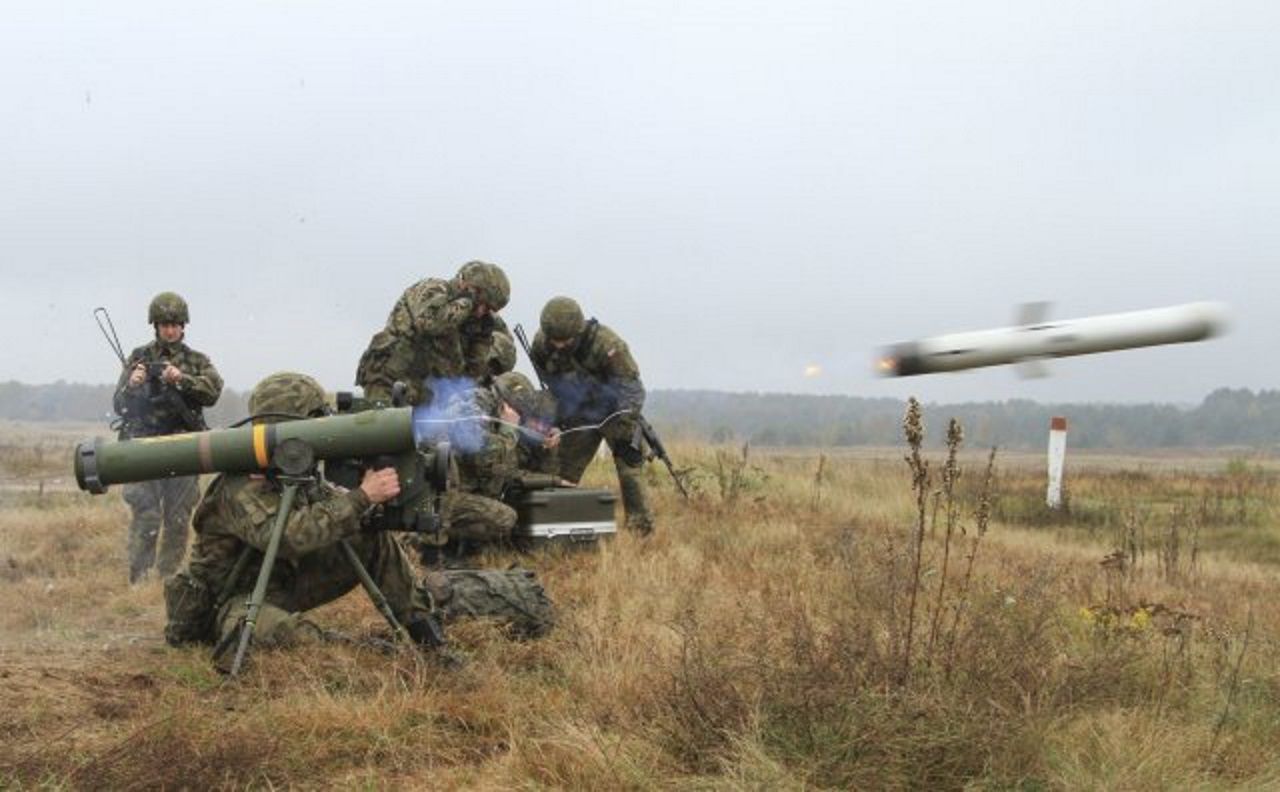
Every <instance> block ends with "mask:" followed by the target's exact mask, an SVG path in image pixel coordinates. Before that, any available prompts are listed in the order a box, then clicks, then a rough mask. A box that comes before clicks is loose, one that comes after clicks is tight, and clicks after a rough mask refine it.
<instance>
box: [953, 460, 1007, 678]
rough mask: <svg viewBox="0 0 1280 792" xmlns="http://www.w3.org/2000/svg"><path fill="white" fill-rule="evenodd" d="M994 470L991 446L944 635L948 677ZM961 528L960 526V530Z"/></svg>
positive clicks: (984, 532)
mask: <svg viewBox="0 0 1280 792" xmlns="http://www.w3.org/2000/svg"><path fill="white" fill-rule="evenodd" d="M995 472H996V448H995V446H992V447H991V452H990V453H989V454H987V469H986V472H985V473H983V475H982V489H981V491H980V492H979V493H978V508H977V510H976V511H975V512H974V523H975V530H974V534H973V538H972V539H971V540H970V542H969V552H968V553H967V554H966V555H965V566H964V577H963V578H961V580H960V590H959V592H958V593H957V595H956V603H955V606H954V608H953V609H952V615H951V629H950V630H948V632H947V636H946V643H947V652H946V654H947V659H946V664H945V666H946V673H947V676H948V677H950V675H951V670H952V669H953V668H954V667H955V660H956V635H957V634H958V633H959V631H960V617H961V616H962V615H963V613H964V610H965V607H966V605H967V603H968V602H969V589H970V586H971V585H972V583H973V564H974V561H976V560H977V558H978V546H979V545H981V544H982V538H983V537H984V536H986V535H987V526H988V525H989V524H990V522H991V493H992V489H993V487H994V486H995ZM963 530H964V528H963V526H962V527H961V531H963Z"/></svg>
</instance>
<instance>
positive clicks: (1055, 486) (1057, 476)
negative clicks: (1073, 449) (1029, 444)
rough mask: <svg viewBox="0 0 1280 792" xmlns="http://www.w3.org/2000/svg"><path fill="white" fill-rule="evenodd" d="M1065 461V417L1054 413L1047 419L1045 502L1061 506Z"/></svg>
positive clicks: (1054, 507) (1051, 505) (1055, 507)
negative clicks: (1047, 446)
mask: <svg viewBox="0 0 1280 792" xmlns="http://www.w3.org/2000/svg"><path fill="white" fill-rule="evenodd" d="M1066 462H1067V419H1066V418H1064V417H1062V416H1060V415H1056V416H1054V417H1053V418H1052V419H1050V421H1049V491H1048V493H1047V494H1046V495H1045V503H1047V504H1049V508H1050V509H1060V508H1062V474H1063V470H1064V468H1065V467H1066Z"/></svg>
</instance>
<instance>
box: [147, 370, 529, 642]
mask: <svg viewBox="0 0 1280 792" xmlns="http://www.w3.org/2000/svg"><path fill="white" fill-rule="evenodd" d="M249 411H250V413H251V414H253V415H267V414H270V415H272V416H280V415H295V416H298V417H299V418H304V417H315V416H320V415H324V414H326V413H327V412H328V407H327V405H326V400H325V394H324V391H323V389H322V388H321V387H320V385H319V384H318V383H316V381H315V380H313V379H312V378H310V377H308V376H306V375H304V374H294V373H287V372H282V373H278V374H273V375H271V376H269V377H267V378H266V379H264V380H263V381H262V382H260V383H259V384H258V386H257V387H256V388H254V390H253V393H252V395H251V396H250V399H249ZM258 420H262V421H276V420H281V418H279V417H270V418H264V419H258ZM284 420H288V419H287V418H286V419H284ZM399 491H400V484H399V480H398V479H397V478H396V474H395V471H394V470H393V469H391V468H387V469H383V470H377V471H372V470H371V471H368V472H367V473H366V474H365V475H364V479H363V480H362V482H361V484H360V486H359V487H357V488H355V489H352V490H350V491H346V490H342V489H341V488H338V487H336V486H334V485H332V484H330V483H328V482H326V481H324V480H323V479H321V478H319V477H317V478H315V479H313V480H312V481H310V482H309V483H307V484H305V485H304V486H301V487H299V488H298V490H297V494H296V496H295V499H294V502H293V506H292V508H291V509H290V511H289V517H288V519H287V521H286V523H285V525H284V530H283V535H282V537H281V541H280V547H279V554H278V557H277V560H276V564H275V567H274V568H273V570H272V574H271V578H270V581H269V583H268V586H267V593H266V599H265V602H264V604H263V607H262V610H261V612H260V613H259V615H258V620H257V624H256V629H255V632H254V642H255V644H258V645H278V646H279V645H289V644H292V643H296V642H299V641H304V640H309V639H314V638H317V637H319V636H320V635H321V631H320V630H319V629H318V628H317V627H315V625H314V624H312V623H311V622H309V621H307V620H306V619H305V618H304V614H305V613H306V611H309V610H311V609H312V608H316V607H319V606H320V605H323V604H325V603H328V602H332V601H333V600H336V599H338V598H339V597H341V596H343V595H344V594H346V593H347V592H349V591H351V590H352V589H354V588H356V587H357V586H359V585H360V581H359V579H358V577H357V575H356V572H355V570H354V568H353V567H352V565H351V563H350V562H349V561H348V560H347V557H346V555H345V554H344V551H343V550H342V548H341V547H340V542H343V541H345V542H347V543H348V544H349V545H350V546H351V547H352V548H353V549H354V551H355V553H356V555H357V556H358V557H359V559H360V561H361V562H362V563H363V564H364V566H365V568H366V569H367V570H368V572H369V574H370V576H371V577H372V578H373V581H374V582H375V583H376V584H377V586H378V588H379V589H381V591H382V594H383V595H384V596H385V597H386V599H387V602H388V603H389V605H390V607H391V610H392V612H393V614H394V616H395V618H396V619H397V620H398V621H399V622H400V623H401V624H403V625H404V626H405V627H406V628H407V630H408V633H409V635H410V636H411V637H412V638H413V639H414V641H415V642H417V643H419V644H420V645H423V646H424V647H438V646H440V645H441V644H442V643H443V631H442V629H441V626H440V625H441V622H442V621H447V620H448V619H449V618H451V617H453V616H457V615H468V616H493V617H496V618H506V617H508V616H510V614H511V613H514V612H515V611H516V608H515V607H507V608H500V607H498V603H497V602H495V601H489V602H487V603H484V602H481V603H472V602H468V601H467V597H468V592H469V591H472V590H474V589H475V588H476V587H475V586H473V585H471V584H470V583H471V578H470V577H468V578H466V579H465V580H461V581H460V583H459V585H457V586H453V585H448V584H450V583H451V581H449V580H448V579H447V578H446V580H445V581H444V584H443V585H442V584H441V582H440V581H435V583H434V585H432V586H431V587H430V588H428V587H426V586H423V585H422V584H421V583H420V582H419V581H418V579H417V578H416V576H415V573H414V568H413V565H412V564H411V563H410V561H409V557H408V555H407V554H406V552H405V549H404V547H403V545H402V544H401V539H400V537H399V536H397V535H396V534H392V533H388V532H386V531H371V530H368V529H367V527H366V525H365V521H364V518H365V517H366V516H368V514H369V512H370V511H371V509H372V507H373V506H375V505H376V504H379V503H385V502H386V501H388V500H390V499H392V498H394V497H395V496H396V495H397V494H398V493H399ZM281 500H282V491H281V487H280V486H279V485H278V483H277V482H276V481H274V480H272V479H271V478H269V477H266V476H262V475H256V474H248V475H243V474H241V475H233V474H224V475H220V476H218V477H217V478H215V479H214V480H213V481H212V482H211V483H210V485H209V487H208V489H206V490H205V493H204V497H203V498H202V500H201V502H200V504H199V506H198V507H197V509H196V514H195V518H194V521H193V526H194V529H195V533H196V541H195V546H194V547H193V549H192V553H191V560H190V562H189V564H188V566H187V568H186V569H185V570H183V571H182V572H180V573H178V574H177V575H174V576H173V577H172V578H170V579H169V580H168V581H166V586H165V600H166V607H167V610H168V617H169V622H168V625H167V626H166V628H165V637H166V639H167V640H168V641H169V642H170V643H171V644H181V643H187V642H205V643H214V642H219V641H221V640H223V639H227V638H228V636H230V635H231V634H233V633H234V632H235V631H236V629H237V627H238V625H239V624H240V622H241V618H242V616H243V613H244V608H243V603H244V602H245V601H246V600H247V599H248V596H249V592H250V591H251V590H252V588H253V584H254V581H255V580H256V579H257V576H258V569H259V567H260V564H261V560H262V554H263V552H264V551H265V549H266V547H267V543H268V540H269V537H270V534H271V529H272V525H273V523H274V521H275V517H276V514H277V513H278V512H279V510H280V508H281ZM246 548H248V551H247V557H248V559H249V563H248V565H247V568H246V567H245V565H244V564H237V560H238V559H239V558H240V556H241V555H242V553H245V552H246ZM238 568H239V572H238V573H237V569H238ZM472 574H473V575H474V574H476V573H472ZM478 574H481V575H482V576H483V575H498V576H503V577H502V581H501V585H499V586H498V587H497V589H498V590H502V591H509V592H511V593H510V596H511V597H513V598H515V599H516V600H517V602H516V603H515V605H517V606H519V607H520V608H522V609H525V610H528V611H529V612H528V613H527V614H525V615H524V616H523V617H522V618H523V619H524V622H522V623H518V624H516V625H515V627H516V628H517V630H518V632H519V633H520V634H521V635H529V636H536V635H540V634H542V633H545V632H546V631H547V629H549V628H550V625H551V624H552V623H553V620H554V616H553V611H552V608H551V604H550V602H549V601H547V599H546V596H545V593H544V592H543V591H542V588H541V586H540V585H538V583H537V582H536V581H535V580H533V579H532V577H531V576H527V575H525V574H523V572H522V571H520V570H513V571H512V572H511V573H478ZM508 578H509V580H508ZM432 589H435V590H436V591H437V593H439V594H440V595H441V597H442V599H443V598H444V596H445V595H446V594H447V595H449V598H450V600H452V599H453V598H455V597H456V598H457V601H456V602H451V603H445V608H444V609H443V610H442V609H440V608H437V607H436V605H435V604H434V602H433V597H432ZM499 599H501V598H499ZM530 608H532V609H531V610H530Z"/></svg>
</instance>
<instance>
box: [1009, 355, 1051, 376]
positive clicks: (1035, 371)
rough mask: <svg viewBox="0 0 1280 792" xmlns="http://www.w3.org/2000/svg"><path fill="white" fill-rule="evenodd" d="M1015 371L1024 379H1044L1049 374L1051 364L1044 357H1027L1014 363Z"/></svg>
mask: <svg viewBox="0 0 1280 792" xmlns="http://www.w3.org/2000/svg"><path fill="white" fill-rule="evenodd" d="M1013 369H1014V371H1016V372H1018V376H1019V377H1021V378H1022V379H1043V378H1045V377H1047V376H1049V366H1048V364H1046V363H1045V362H1044V358H1027V359H1026V360H1019V361H1018V362H1017V363H1014V364H1013Z"/></svg>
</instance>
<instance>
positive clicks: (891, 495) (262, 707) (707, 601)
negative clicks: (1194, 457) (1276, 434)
mask: <svg viewBox="0 0 1280 792" xmlns="http://www.w3.org/2000/svg"><path fill="white" fill-rule="evenodd" d="M918 418H919V422H920V425H919V431H920V432H921V433H927V432H928V431H931V429H930V428H929V426H928V424H929V423H931V422H932V420H933V419H932V417H930V416H925V415H923V414H919V415H918ZM950 434H951V436H952V439H953V442H952V444H951V446H950V448H948V449H947V450H946V451H944V452H942V453H941V454H940V455H938V456H937V457H936V458H928V457H927V455H925V454H924V452H923V451H920V452H916V451H913V450H912V449H911V448H910V446H908V450H907V454H908V456H912V455H918V460H917V462H918V464H919V470H923V471H924V475H919V470H913V465H915V464H917V462H913V463H911V464H908V463H904V462H903V461H902V458H901V455H898V456H897V458H896V459H895V458H887V459H886V458H882V459H872V458H865V457H857V458H854V457H847V456H841V455H835V454H830V455H827V454H819V453H817V452H815V453H813V454H809V455H803V454H787V455H782V454H767V453H761V452H760V451H758V450H757V449H747V448H743V447H734V448H714V447H693V446H688V447H682V448H681V447H677V448H673V449H672V451H673V453H674V455H675V456H676V457H677V460H678V461H679V462H680V464H681V465H682V466H688V467H690V468H692V472H691V473H690V474H689V475H688V482H689V483H690V485H691V486H692V487H693V489H694V497H693V498H692V499H691V500H690V501H689V502H687V503H686V502H684V501H682V500H681V499H680V498H679V496H678V495H677V494H675V492H674V490H673V488H672V487H671V485H670V483H669V482H668V480H667V478H666V471H665V469H663V468H660V467H654V468H653V469H651V470H650V471H649V473H650V482H651V484H652V486H653V497H654V501H655V505H656V509H657V512H658V514H659V517H660V520H661V524H660V527H659V532H658V533H657V535H656V536H654V537H653V538H651V539H648V540H643V541H642V540H637V539H635V538H633V537H631V536H629V535H623V536H620V537H619V538H618V539H617V540H616V541H615V542H613V543H612V544H611V545H609V546H606V547H604V548H602V550H601V551H600V552H597V553H583V554H569V555H562V554H556V553H545V554H541V555H538V556H534V557H532V558H529V559H525V560H524V562H525V563H528V564H530V565H532V566H534V567H535V568H537V569H538V570H539V574H540V577H541V578H542V579H543V580H544V581H545V582H546V584H547V586H548V588H549V589H550V591H551V592H552V594H553V596H554V598H555V599H556V601H557V602H558V604H559V606H560V608H561V612H562V620H561V623H560V625H559V626H558V627H557V629H556V630H555V631H554V632H553V633H552V634H551V635H550V636H549V637H548V638H547V639H545V640H542V641H538V642H533V643H512V642H510V641H508V640H506V639H505V638H504V637H503V636H502V634H501V633H500V631H499V630H497V629H496V628H494V627H493V626H491V625H484V624H472V625H463V626H460V627H459V628H457V629H455V630H454V632H453V637H454V640H455V641H456V642H457V644H458V645H459V646H460V647H461V648H462V649H463V650H464V651H465V652H466V653H467V654H468V655H469V658H470V662H469V663H468V665H467V666H466V668H464V669H463V670H461V671H453V672H446V671H441V670H439V669H438V668H437V667H436V666H434V665H432V664H430V663H424V662H422V661H420V660H419V659H417V658H416V657H414V656H413V655H411V654H384V653H381V652H378V651H374V650H371V649H366V648H361V647H360V646H357V645H348V644H334V645H326V646H321V647H309V648H304V649H299V650H296V651H292V652H274V653H273V652H262V653H260V654H258V655H257V656H256V657H255V662H254V664H253V665H252V667H251V668H250V670H249V672H248V673H247V675H246V676H245V678H244V679H242V680H241V681H239V682H238V683H236V684H234V685H225V684H223V682H222V680H221V679H220V678H219V677H218V676H217V674H216V673H214V672H213V671H212V670H211V669H210V667H209V665H208V663H207V659H206V657H205V656H204V653H203V652H201V651H199V650H195V649H172V648H169V647H166V646H164V645H163V643H162V641H161V640H160V637H159V636H160V630H161V625H162V613H161V599H160V587H159V585H158V583H155V582H150V583H147V584H144V585H142V586H139V587H133V588H131V587H129V586H128V585H127V583H126V582H125V580H126V574H125V561H124V554H123V538H124V526H125V523H126V521H127V510H126V509H125V507H124V505H123V504H122V503H121V502H120V501H119V497H118V494H115V493H113V494H109V495H107V496H104V497H100V498H91V497H89V496H87V495H81V494H79V493H67V492H49V491H46V492H45V493H44V494H43V495H41V494H39V493H38V492H35V491H32V490H31V489H30V488H29V487H28V488H25V489H21V490H14V489H13V488H9V489H3V490H0V498H2V499H3V500H2V501H0V737H2V738H3V739H0V787H8V788H20V789H26V788H37V787H46V786H47V787H54V788H59V787H62V788H89V787H92V788H121V789H142V788H147V789H153V788H244V787H266V786H302V787H316V786H326V787H327V786H337V787H360V788H369V787H371V788H392V787H396V788H398V787H410V788H422V787H425V786H437V787H443V788H450V787H470V788H503V789H506V788H512V787H518V788H533V787H553V788H575V789H576V788H602V789H629V788H636V789H639V788H645V789H648V788H655V787H656V788H682V789H683V788H696V789H741V788H769V789H774V788H815V787H816V788H874V789H899V788H901V789H906V788H911V789H919V788H930V789H933V788H937V789H960V788H970V789H1013V788H1017V789H1080V788H1095V789H1167V788H1201V789H1219V788H1232V787H1243V788H1260V787H1266V786H1268V785H1275V784H1277V783H1280V760H1277V758H1276V755H1275V751H1274V745H1275V744H1276V742H1277V737H1280V675H1277V673H1276V668H1277V662H1276V661H1277V659H1278V657H1277V651H1278V650H1277V646H1278V645H1280V644H1278V642H1277V639H1278V638H1280V617H1277V616H1276V615H1275V613H1274V609H1269V608H1266V607H1265V603H1267V602H1269V601H1271V600H1272V598H1274V597H1275V596H1276V594H1277V589H1278V588H1280V586H1278V585H1277V582H1276V575H1275V567H1274V566H1272V565H1271V564H1270V562H1269V561H1268V560H1267V559H1266V558H1265V556H1263V557H1262V558H1261V559H1260V561H1261V562H1259V560H1254V561H1251V562H1247V561H1245V560H1243V558H1242V554H1241V552H1240V544H1239V543H1240V542H1241V541H1242V540H1241V539H1240V535H1241V534H1242V533H1244V532H1252V533H1256V534H1265V533H1267V532H1269V531H1271V530H1273V527H1272V525H1271V524H1269V523H1268V522H1267V515H1270V514H1271V512H1272V510H1273V509H1274V508H1275V507H1276V502H1275V492H1274V489H1273V488H1270V487H1269V485H1268V484H1266V482H1264V481H1262V480H1260V479H1251V480H1250V483H1249V484H1248V485H1247V486H1246V487H1245V489H1244V490H1243V491H1241V490H1240V489H1239V488H1237V489H1232V487H1233V486H1236V482H1233V481H1229V480H1227V477H1229V476H1230V475H1233V474H1232V472H1231V471H1228V470H1226V469H1224V470H1222V471H1219V472H1204V471H1199V472H1194V473H1179V472H1161V473H1159V474H1149V475H1144V476H1130V477H1128V478H1123V477H1122V476H1121V474H1120V473H1119V472H1116V471H1115V470H1114V468H1109V469H1108V470H1102V471H1097V472H1088V471H1075V470H1072V471H1071V472H1070V474H1069V475H1071V476H1072V479H1071V485H1072V487H1073V490H1072V492H1073V499H1072V512H1071V513H1069V514H1067V515H1056V514H1040V513H1037V512H1035V511H1034V505H1035V502H1036V500H1035V499H1036V498H1039V497H1042V496H1043V482H1042V481H1039V480H1038V479H1037V477H1036V475H1035V474H1034V473H1031V472H1027V471H1026V470H1025V469H1023V468H1004V467H1002V466H1001V464H1000V457H999V455H997V456H996V457H995V460H994V462H993V463H992V464H991V465H990V466H988V465H987V459H988V455H987V451H986V450H985V449H982V450H978V449H975V450H968V451H966V450H965V449H964V448H963V436H962V431H961V429H960V427H954V428H952V429H951V430H950ZM611 467H612V466H611V464H609V463H608V462H607V461H606V462H604V463H603V464H597V465H595V466H593V467H592V469H591V470H590V471H589V473H588V477H589V478H588V481H589V482H590V483H595V484H605V485H608V484H610V483H611V477H612V471H611ZM913 481H915V482H916V486H915V487H914V488H913ZM1255 486H1256V487H1257V489H1256V490H1255V489H1254V488H1253V487H1255ZM1219 489H1220V490H1221V491H1222V492H1223V493H1224V494H1223V503H1224V506H1223V508H1222V509H1221V514H1222V515H1223V516H1222V518H1221V519H1219V518H1217V517H1215V516H1214V515H1216V514H1218V513H1219V512H1217V511H1215V509H1216V508H1217V507H1216V503H1217V501H1216V500H1215V497H1216V496H1215V495H1214V493H1216V492H1218V491H1219ZM1241 500H1242V501H1243V502H1245V503H1246V509H1245V523H1243V524H1239V523H1237V522H1235V521H1234V520H1233V519H1228V517H1227V516H1226V515H1229V514H1238V512H1237V511H1235V509H1236V504H1237V503H1238V502H1240V501H1241ZM1111 501H1114V503H1111ZM1201 502H1205V503H1207V506H1206V507H1205V508H1206V509H1207V510H1208V511H1207V512H1206V513H1207V514H1208V515H1209V517H1204V516H1202V515H1201V512H1200V511H1199V509H1200V503H1201ZM1103 514H1105V515H1108V516H1107V518H1106V520H1103V519H1101V518H1100V517H1099V515H1103ZM1126 515H1129V517H1126ZM1192 526H1194V527H1195V533H1193V532H1192ZM1170 535H1175V536H1177V537H1178V538H1177V543H1176V545H1175V544H1173V543H1172V540H1170V539H1168V538H1167V537H1169V536H1170ZM1162 537H1165V538H1162ZM1250 541H1255V540H1253V539H1250ZM1256 541H1257V542H1258V546H1265V542H1263V541H1262V540H1260V539H1259V540H1256ZM1193 547H1194V548H1195V549H1194V553H1193V551H1192V548H1193ZM1117 553H1119V555H1117ZM1193 557H1194V563H1192V558H1193ZM1108 558H1117V559H1123V562H1121V561H1114V562H1109V563H1106V564H1104V563H1101V562H1103V561H1104V559H1108ZM489 560H490V561H491V562H492V563H496V564H505V563H509V562H510V561H512V560H514V559H513V558H512V557H509V556H507V555H504V554H495V555H494V556H493V557H491V558H490V559H489ZM913 602H914V607H913V605H912V603H913ZM1250 603H1257V605H1256V607H1253V608H1252V620H1251V618H1250V611H1251V608H1250ZM316 618H317V620H318V621H320V622H322V623H323V624H325V625H326V626H329V627H333V628H335V629H337V630H340V631H342V632H344V633H346V634H348V635H354V636H361V635H366V634H373V633H377V632H378V631H379V630H380V629H381V627H380V624H379V619H378V617H377V615H376V614H375V613H374V612H373V610H372V608H371V607H370V606H369V605H368V603H367V602H365V601H364V599H363V596H362V595H360V594H359V593H358V592H357V593H356V594H353V595H351V596H349V597H347V598H345V599H343V600H342V601H340V602H338V603H335V604H334V605H332V606H330V607H327V608H324V609H322V611H321V612H320V613H318V614H316Z"/></svg>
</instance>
